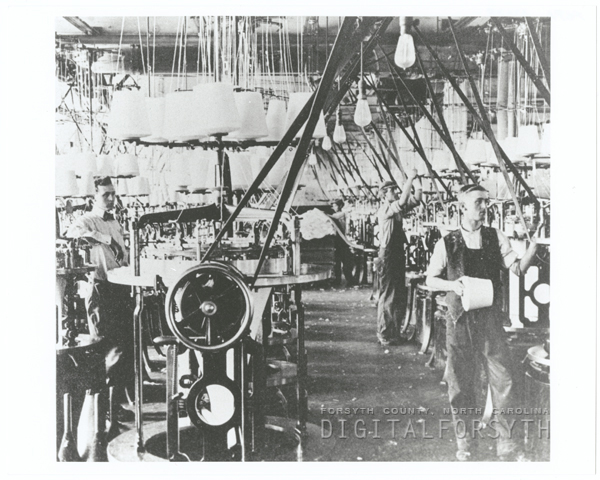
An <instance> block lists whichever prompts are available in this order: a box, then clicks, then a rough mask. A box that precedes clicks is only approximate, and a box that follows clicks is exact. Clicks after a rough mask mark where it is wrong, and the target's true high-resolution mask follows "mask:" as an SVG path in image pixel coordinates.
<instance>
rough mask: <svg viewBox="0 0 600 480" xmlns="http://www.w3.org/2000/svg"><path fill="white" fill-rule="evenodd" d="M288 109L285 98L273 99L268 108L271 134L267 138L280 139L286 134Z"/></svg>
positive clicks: (268, 122) (268, 124)
mask: <svg viewBox="0 0 600 480" xmlns="http://www.w3.org/2000/svg"><path fill="white" fill-rule="evenodd" d="M286 114H287V109H286V106H285V102H284V101H283V100H278V99H276V98H273V99H271V101H270V102H269V108H268V109H267V130H268V131H269V135H268V137H267V138H266V139H265V140H273V141H279V140H281V139H282V138H283V135H284V134H285V125H286V121H285V119H286Z"/></svg>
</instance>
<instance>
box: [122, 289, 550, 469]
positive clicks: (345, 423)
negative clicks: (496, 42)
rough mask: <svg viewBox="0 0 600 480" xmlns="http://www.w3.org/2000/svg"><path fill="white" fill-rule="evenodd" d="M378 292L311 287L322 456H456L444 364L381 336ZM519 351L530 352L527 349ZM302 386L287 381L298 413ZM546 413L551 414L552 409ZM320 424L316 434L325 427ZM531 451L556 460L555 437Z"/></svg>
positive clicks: (148, 394)
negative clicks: (432, 363)
mask: <svg viewBox="0 0 600 480" xmlns="http://www.w3.org/2000/svg"><path fill="white" fill-rule="evenodd" d="M370 295H371V290H370V288H367V287H353V288H330V287H324V288H322V287H319V286H315V287H313V288H312V289H307V290H305V291H304V292H303V301H304V305H305V311H306V313H305V321H306V349H307V355H308V380H307V391H308V407H309V413H308V420H309V422H310V423H312V424H313V425H315V426H316V427H318V432H317V435H318V436H319V437H320V438H319V439H318V443H321V445H322V447H323V448H322V447H321V446H319V448H322V452H321V454H320V455H319V457H320V458H319V460H320V461H381V462H385V461H407V462H425V461H429V462H431V461H455V452H456V447H455V438H454V432H453V429H452V426H451V423H450V418H451V417H450V414H449V413H448V412H444V409H447V408H448V407H449V405H448V400H447V388H446V385H445V384H444V383H443V382H442V375H443V371H442V369H440V368H437V369H436V368H430V367H428V366H427V365H426V363H427V360H428V358H429V355H428V354H426V355H421V354H419V353H418V345H417V344H416V343H405V344H403V345H400V346H391V347H386V348H384V347H382V346H380V345H379V344H378V343H377V342H376V336H375V331H376V308H375V304H374V302H373V301H371V300H370V299H369V297H370ZM151 353H152V352H151ZM152 357H153V360H157V365H158V366H159V368H160V366H162V365H164V357H158V358H156V357H155V355H152ZM515 358H518V360H522V359H523V355H522V351H520V352H519V353H516V354H515ZM516 364H517V365H518V364H519V362H518V361H517V362H516ZM152 379H153V380H154V381H155V383H154V384H153V385H147V386H145V388H144V400H145V403H146V402H164V372H159V371H156V372H153V373H152ZM294 388H295V387H294V386H291V385H288V386H286V387H283V388H282V391H283V392H284V393H285V396H286V397H287V398H288V399H289V401H290V405H289V411H290V412H292V413H293V409H294V406H293V402H294V396H295V393H294ZM269 401H270V406H269V407H267V412H266V414H267V415H276V416H281V415H282V414H284V411H283V409H282V407H281V404H278V400H277V398H276V397H275V395H273V396H272V397H270V398H269ZM481 406H482V407H483V406H484V405H483V404H482V405H481ZM162 412H163V410H162V408H160V412H158V411H157V412H156V413H150V412H148V414H147V415H145V418H146V419H147V420H150V421H152V420H161V419H163V418H164V414H163V413H162ZM153 415H154V416H153ZM150 417H152V418H150ZM155 417H156V418H155ZM542 421H543V422H549V415H544V416H543V418H542ZM543 425H546V423H544V424H543ZM124 426H125V427H126V428H132V427H133V425H132V424H126V425H124ZM312 430H313V434H314V433H315V431H316V430H317V428H315V427H312ZM493 434H494V431H490V429H488V430H487V431H486V430H484V431H483V433H482V438H481V439H480V441H479V453H478V458H477V459H478V460H479V461H495V460H496V455H495V441H494V440H493V439H492V438H490V436H491V435H493ZM313 436H314V435H313ZM542 436H545V433H543V432H542ZM531 457H532V459H534V460H538V461H547V460H549V441H546V442H542V445H541V446H540V445H539V444H538V446H537V448H536V449H535V450H534V452H533V454H532V455H531ZM281 460H284V458H283V457H282V458H281ZM285 460H288V461H289V460H290V458H287V457H286V458H285Z"/></svg>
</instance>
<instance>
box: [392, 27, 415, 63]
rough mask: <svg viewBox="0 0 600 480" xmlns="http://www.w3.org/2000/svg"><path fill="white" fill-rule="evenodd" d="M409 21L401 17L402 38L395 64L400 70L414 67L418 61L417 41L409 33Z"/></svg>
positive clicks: (397, 48) (399, 41) (397, 49)
mask: <svg viewBox="0 0 600 480" xmlns="http://www.w3.org/2000/svg"><path fill="white" fill-rule="evenodd" d="M407 23H408V22H407V19H406V17H400V38H399V39H398V46H397V47H396V55H395V56H394V62H396V65H398V66H399V67H400V68H408V67H412V66H413V65H414V63H415V61H416V60H417V57H416V53H415V41H414V39H413V37H412V35H411V34H410V33H407Z"/></svg>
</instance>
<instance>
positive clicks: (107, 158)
mask: <svg viewBox="0 0 600 480" xmlns="http://www.w3.org/2000/svg"><path fill="white" fill-rule="evenodd" d="M96 166H97V167H98V176H100V177H114V176H115V159H114V158H113V157H112V156H111V155H98V157H97V158H96Z"/></svg>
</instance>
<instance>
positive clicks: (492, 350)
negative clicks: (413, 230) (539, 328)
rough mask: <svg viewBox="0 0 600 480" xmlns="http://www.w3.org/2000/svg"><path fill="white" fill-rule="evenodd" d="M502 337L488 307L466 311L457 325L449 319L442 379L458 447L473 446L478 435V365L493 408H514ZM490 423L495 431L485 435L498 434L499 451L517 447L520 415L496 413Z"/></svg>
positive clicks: (498, 321)
mask: <svg viewBox="0 0 600 480" xmlns="http://www.w3.org/2000/svg"><path fill="white" fill-rule="evenodd" d="M504 336H505V332H504V330H503V328H502V317H501V315H500V313H499V312H498V311H496V310H494V309H492V308H486V309H481V310H474V311H472V312H465V313H464V314H463V315H462V316H461V317H460V318H459V319H458V321H457V322H456V323H454V322H453V321H452V320H451V319H450V318H448V320H447V323H446V342H447V349H448V361H447V363H446V372H445V379H446V381H447V383H448V396H449V397H450V406H451V408H452V409H453V410H452V419H453V422H454V428H455V432H456V440H457V447H458V450H464V451H470V450H472V449H473V448H474V447H475V444H476V441H477V437H478V436H479V435H480V433H478V431H477V430H478V428H479V427H480V425H478V422H479V420H481V411H482V410H483V405H482V404H481V402H479V403H478V401H477V391H478V389H479V391H481V387H482V384H481V381H480V380H481V368H483V370H484V372H485V374H487V378H488V383H489V386H490V389H491V394H492V402H493V405H494V411H495V412H502V410H503V409H507V408H509V407H510V408H515V407H517V406H518V405H516V403H515V401H516V398H515V397H516V395H515V388H514V383H513V377H512V373H511V369H512V368H511V360H510V355H509V351H508V347H507V345H506V343H505V340H504ZM476 408H479V409H480V410H479V411H477V410H475V409H476ZM463 409H465V410H463ZM469 409H472V410H469ZM490 427H491V428H492V429H493V430H491V431H489V433H486V435H490V436H492V437H496V436H497V438H498V443H497V454H498V455H506V454H508V453H510V452H512V451H514V450H515V449H516V448H517V447H518V441H517V437H518V436H519V435H520V425H519V422H518V419H516V418H514V417H513V416H512V415H507V414H503V413H498V414H497V415H495V416H494V418H493V419H492V421H491V422H490ZM494 430H495V432H494Z"/></svg>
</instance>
